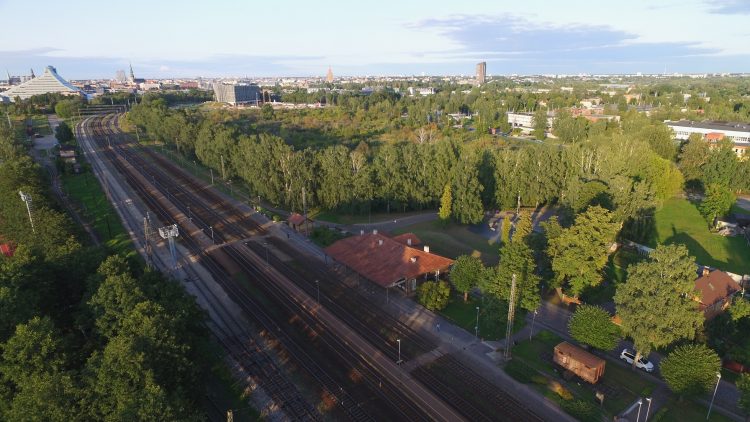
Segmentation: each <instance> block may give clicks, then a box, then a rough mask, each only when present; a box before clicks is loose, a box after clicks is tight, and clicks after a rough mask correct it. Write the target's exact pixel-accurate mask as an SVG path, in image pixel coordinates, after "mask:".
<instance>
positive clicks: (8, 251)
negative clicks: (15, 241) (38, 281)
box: [0, 243, 16, 258]
mask: <svg viewBox="0 0 750 422" xmlns="http://www.w3.org/2000/svg"><path fill="white" fill-rule="evenodd" d="M15 252H16V248H15V247H14V246H13V245H12V244H10V243H0V253H1V254H3V255H5V256H7V257H8V258H10V257H12V256H13V254H14V253H15Z"/></svg>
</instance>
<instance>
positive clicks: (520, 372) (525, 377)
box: [503, 360, 538, 384]
mask: <svg viewBox="0 0 750 422" xmlns="http://www.w3.org/2000/svg"><path fill="white" fill-rule="evenodd" d="M503 370H505V373H506V374H508V375H510V376H511V377H512V378H513V379H514V380H516V381H518V382H520V383H523V384H529V383H530V382H532V381H533V378H534V377H535V376H537V375H538V374H537V373H536V371H534V370H533V369H532V368H529V367H528V366H526V365H525V364H523V363H521V362H519V361H517V360H512V361H510V362H508V363H506V364H505V367H504V368H503Z"/></svg>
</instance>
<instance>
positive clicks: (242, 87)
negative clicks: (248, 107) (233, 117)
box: [213, 82, 263, 105]
mask: <svg viewBox="0 0 750 422" xmlns="http://www.w3.org/2000/svg"><path fill="white" fill-rule="evenodd" d="M213 88H214V94H215V95H216V101H218V102H220V103H227V104H231V105H237V104H248V103H249V104H256V105H257V104H259V103H261V102H262V101H263V94H262V93H261V91H260V87H259V86H258V85H256V84H249V83H224V82H215V83H214V84H213Z"/></svg>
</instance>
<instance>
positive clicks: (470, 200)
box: [451, 151, 484, 224]
mask: <svg viewBox="0 0 750 422" xmlns="http://www.w3.org/2000/svg"><path fill="white" fill-rule="evenodd" d="M476 158H477V157H476V154H474V153H469V152H468V151H464V153H463V154H461V158H460V159H459V161H458V163H456V168H455V171H454V173H453V186H452V189H451V192H452V195H453V204H452V206H451V209H452V213H453V216H454V218H455V219H456V220H457V221H458V222H459V223H461V224H476V223H479V222H480V221H482V217H483V216H484V208H483V206H482V196H481V194H482V189H483V187H482V185H481V184H480V183H479V168H478V167H477V159H476Z"/></svg>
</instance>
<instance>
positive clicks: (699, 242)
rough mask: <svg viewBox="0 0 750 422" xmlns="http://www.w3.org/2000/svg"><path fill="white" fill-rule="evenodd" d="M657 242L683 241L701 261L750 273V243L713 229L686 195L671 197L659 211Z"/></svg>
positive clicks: (739, 237)
mask: <svg viewBox="0 0 750 422" xmlns="http://www.w3.org/2000/svg"><path fill="white" fill-rule="evenodd" d="M655 218H656V239H654V240H653V241H652V242H650V243H651V244H650V245H649V246H651V247H654V246H656V243H665V244H672V243H681V244H684V245H685V246H686V247H687V248H688V250H690V254H691V255H693V256H694V257H695V259H696V261H697V262H698V263H699V264H703V265H708V266H711V267H716V268H719V269H722V270H726V271H730V272H733V273H738V274H750V247H749V246H748V245H747V242H746V241H745V239H744V238H743V237H741V236H738V237H723V236H719V235H717V234H714V233H711V232H710V231H709V230H708V225H707V224H706V220H704V219H703V216H701V215H700V213H699V212H698V209H697V208H696V207H695V205H693V204H692V203H690V202H689V201H687V200H686V199H680V198H672V199H670V200H669V201H667V202H665V203H664V207H662V209H660V210H658V211H657V212H656V216H655Z"/></svg>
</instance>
